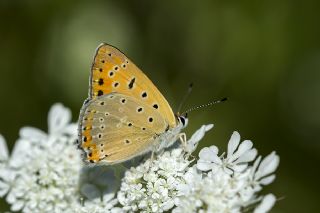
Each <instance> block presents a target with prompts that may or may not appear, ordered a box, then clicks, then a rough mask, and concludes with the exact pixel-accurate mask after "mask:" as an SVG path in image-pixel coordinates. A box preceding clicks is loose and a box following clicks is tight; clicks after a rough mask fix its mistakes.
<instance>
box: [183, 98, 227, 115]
mask: <svg viewBox="0 0 320 213" xmlns="http://www.w3.org/2000/svg"><path fill="white" fill-rule="evenodd" d="M226 100H228V99H227V98H222V99H221V100H217V101H212V102H209V103H207V104H202V105H200V106H195V107H192V108H190V109H188V110H187V111H185V112H184V113H183V114H188V113H189V112H191V111H194V110H197V109H200V108H204V107H209V106H212V105H214V104H218V103H221V102H224V101H226Z"/></svg>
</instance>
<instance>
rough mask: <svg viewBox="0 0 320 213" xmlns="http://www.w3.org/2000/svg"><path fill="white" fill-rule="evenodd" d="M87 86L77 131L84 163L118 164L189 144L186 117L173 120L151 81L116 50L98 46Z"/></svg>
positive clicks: (172, 115) (164, 100)
mask: <svg viewBox="0 0 320 213" xmlns="http://www.w3.org/2000/svg"><path fill="white" fill-rule="evenodd" d="M89 81H90V83H89V97H88V99H86V100H85V102H84V104H83V106H82V108H81V111H80V116H79V127H78V135H79V147H80V148H81V149H82V150H83V157H84V160H85V162H90V163H103V164H104V165H112V164H117V163H121V162H124V161H127V160H130V159H132V158H134V157H136V156H139V155H142V154H145V153H147V152H150V151H152V153H154V152H159V151H161V150H163V149H164V148H167V147H169V146H171V145H172V144H173V143H174V142H175V141H177V140H178V139H179V138H180V139H181V140H183V141H185V139H183V138H185V134H184V133H180V132H181V130H182V129H183V128H185V127H186V126H187V124H188V119H187V116H185V115H179V116H178V115H175V114H174V113H173V111H172V109H171V107H170V105H169V103H168V102H167V100H166V99H165V98H164V97H163V95H162V94H161V93H160V91H159V90H158V89H157V87H156V86H155V85H154V84H153V83H152V81H151V80H150V79H149V78H148V77H147V76H146V75H145V74H144V73H143V72H142V71H141V70H140V69H139V68H138V67H137V66H136V65H135V64H134V63H132V61H130V59H128V58H127V57H126V55H125V54H123V53H122V52H121V51H120V50H118V49H117V48H115V47H113V46H111V45H108V44H105V43H103V44H101V45H100V46H98V48H97V50H96V53H95V56H94V60H93V64H92V67H91V74H90V80H89ZM183 136H184V137H183Z"/></svg>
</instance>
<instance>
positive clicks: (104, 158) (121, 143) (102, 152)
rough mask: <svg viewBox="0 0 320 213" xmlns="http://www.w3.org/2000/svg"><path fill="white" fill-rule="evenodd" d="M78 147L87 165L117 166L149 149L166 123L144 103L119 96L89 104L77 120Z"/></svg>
mask: <svg viewBox="0 0 320 213" xmlns="http://www.w3.org/2000/svg"><path fill="white" fill-rule="evenodd" d="M80 120H81V122H80V125H79V126H80V128H81V130H80V139H81V140H82V142H81V148H82V149H83V150H84V151H85V153H86V156H85V158H86V159H87V161H90V162H104V163H107V164H114V163H119V162H122V161H125V160H128V159H131V158H133V157H135V156H137V155H140V154H143V153H145V152H147V151H150V150H151V149H152V146H154V145H155V144H154V143H155V142H154V138H156V136H158V135H160V134H162V133H163V132H165V130H166V129H167V127H168V123H167V122H166V120H165V119H164V118H163V116H162V115H161V114H160V113H159V112H158V111H157V110H156V109H154V108H153V107H150V106H149V105H148V104H147V103H145V102H143V101H141V100H139V99H136V98H134V97H130V96H127V95H124V94H120V93H111V94H109V95H102V96H99V97H97V98H95V99H93V100H91V101H89V102H88V103H87V104H86V105H85V106H84V107H83V109H82V112H81V117H80Z"/></svg>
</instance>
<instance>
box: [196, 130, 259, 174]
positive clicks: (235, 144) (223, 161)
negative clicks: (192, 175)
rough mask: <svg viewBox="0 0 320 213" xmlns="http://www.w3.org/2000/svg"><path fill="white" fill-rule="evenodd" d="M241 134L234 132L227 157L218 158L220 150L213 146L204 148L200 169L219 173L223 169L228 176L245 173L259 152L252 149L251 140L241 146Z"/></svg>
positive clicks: (199, 164) (198, 165) (201, 152)
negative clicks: (248, 164) (236, 172)
mask: <svg viewBox="0 0 320 213" xmlns="http://www.w3.org/2000/svg"><path fill="white" fill-rule="evenodd" d="M239 144H240V134H239V133H238V132H233V134H232V136H231V138H230V140H229V143H228V153H227V157H226V158H224V157H223V156H222V157H221V158H220V157H218V148H217V147H216V146H211V147H209V148H207V147H206V148H204V149H202V150H201V151H200V153H199V158H200V159H199V161H198V164H197V167H198V169H200V170H202V171H208V170H212V171H213V172H217V171H218V170H220V169H222V170H223V171H224V172H226V173H228V174H232V173H233V172H234V171H239V172H241V171H244V170H245V169H246V168H247V163H248V162H251V161H252V160H254V159H255V157H256V156H257V150H256V149H254V148H252V146H253V144H252V142H251V141H249V140H245V141H243V142H242V143H241V144H240V145H239Z"/></svg>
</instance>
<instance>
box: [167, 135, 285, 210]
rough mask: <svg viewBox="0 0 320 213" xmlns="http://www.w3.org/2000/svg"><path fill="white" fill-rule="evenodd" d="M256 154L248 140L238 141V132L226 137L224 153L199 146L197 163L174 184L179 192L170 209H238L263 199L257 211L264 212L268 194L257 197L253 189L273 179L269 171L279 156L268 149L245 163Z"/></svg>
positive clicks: (270, 203)
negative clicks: (226, 143) (173, 206)
mask: <svg viewBox="0 0 320 213" xmlns="http://www.w3.org/2000/svg"><path fill="white" fill-rule="evenodd" d="M256 155H257V151H256V149H254V148H252V142H251V141H248V140H246V141H244V142H242V143H240V135H239V133H238V132H234V133H233V134H232V136H231V139H230V140H229V143H228V154H227V156H226V157H224V154H222V155H220V156H219V155H218V148H217V147H216V146H211V147H205V148H203V149H202V150H201V151H200V153H199V157H200V159H199V160H198V162H197V164H196V165H195V166H194V167H193V168H191V169H189V171H188V172H186V174H185V175H184V180H185V183H184V184H181V185H179V186H178V189H179V192H180V193H179V197H178V198H177V199H176V205H177V207H176V208H175V209H174V210H173V211H174V212H177V213H178V212H241V211H242V210H244V209H245V208H246V207H248V206H250V205H252V204H256V203H258V202H259V201H260V200H261V199H263V201H262V204H261V205H260V206H259V207H257V209H258V210H257V212H263V211H264V212H267V211H268V210H269V209H271V207H272V206H273V204H274V201H273V202H272V199H271V198H269V197H270V196H268V197H265V198H263V197H260V198H257V192H259V191H260V190H261V189H262V187H261V185H267V184H270V183H271V182H272V181H273V180H274V178H275V176H274V175H272V174H271V173H273V172H274V171H275V170H276V168H277V167H278V165H279V156H277V155H276V154H275V152H272V153H271V154H270V155H268V156H267V157H265V158H264V159H263V160H262V161H261V156H260V157H258V158H257V160H256V161H255V162H254V163H253V165H252V166H251V165H249V163H250V162H251V163H252V161H253V160H254V159H255V157H256ZM260 162H261V163H260ZM263 202H265V204H263Z"/></svg>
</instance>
